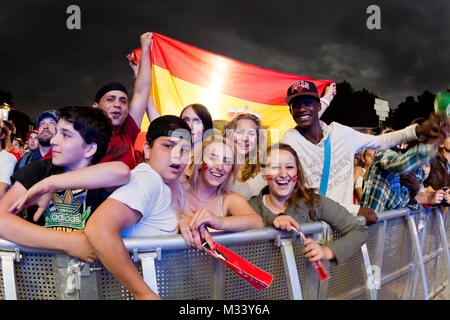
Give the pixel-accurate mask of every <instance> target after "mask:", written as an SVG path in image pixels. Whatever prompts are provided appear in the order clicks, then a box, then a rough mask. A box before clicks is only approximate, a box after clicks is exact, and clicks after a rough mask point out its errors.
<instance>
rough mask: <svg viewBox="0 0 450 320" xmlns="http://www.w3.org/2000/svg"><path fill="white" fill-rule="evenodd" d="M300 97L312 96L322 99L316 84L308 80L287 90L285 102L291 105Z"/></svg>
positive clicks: (298, 82) (297, 83) (299, 82)
mask: <svg viewBox="0 0 450 320" xmlns="http://www.w3.org/2000/svg"><path fill="white" fill-rule="evenodd" d="M298 96H311V97H314V98H317V99H320V96H319V92H318V91H317V87H316V85H315V84H314V82H311V81H307V80H300V81H297V82H296V83H294V84H293V85H291V86H290V87H289V89H288V90H287V97H286V99H284V101H285V102H286V103H287V104H289V103H290V102H291V101H292V99H294V98H295V97H298Z"/></svg>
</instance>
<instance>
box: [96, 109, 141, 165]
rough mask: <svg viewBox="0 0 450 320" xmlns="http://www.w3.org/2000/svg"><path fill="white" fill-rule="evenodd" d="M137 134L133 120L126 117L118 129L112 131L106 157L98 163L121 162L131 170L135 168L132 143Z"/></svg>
mask: <svg viewBox="0 0 450 320" xmlns="http://www.w3.org/2000/svg"><path fill="white" fill-rule="evenodd" d="M139 132H140V129H139V127H138V126H137V125H136V122H134V119H133V118H132V117H131V116H130V115H127V117H126V119H125V121H124V123H123V124H122V125H121V126H120V128H118V129H117V130H114V135H113V136H112V138H111V142H110V143H109V146H108V151H107V153H106V156H105V157H104V158H103V159H102V160H101V161H100V162H108V161H122V162H123V163H125V164H126V165H127V166H128V167H130V169H133V168H134V167H135V166H136V158H135V155H134V142H135V141H136V138H137V136H138V134H139Z"/></svg>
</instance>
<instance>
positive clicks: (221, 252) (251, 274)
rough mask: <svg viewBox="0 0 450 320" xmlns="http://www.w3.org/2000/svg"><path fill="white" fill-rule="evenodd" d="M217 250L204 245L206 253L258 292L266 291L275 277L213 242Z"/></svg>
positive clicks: (206, 244)
mask: <svg viewBox="0 0 450 320" xmlns="http://www.w3.org/2000/svg"><path fill="white" fill-rule="evenodd" d="M213 244H214V246H215V249H214V250H211V248H210V247H209V245H208V243H207V242H204V243H203V248H205V250H206V252H207V253H208V254H209V255H211V256H212V257H214V258H216V259H217V260H219V261H221V262H223V263H224V264H225V265H226V266H227V267H228V268H230V269H231V270H233V272H234V273H236V274H237V275H238V276H240V277H241V278H242V279H244V280H245V281H247V282H248V283H250V284H251V285H252V286H253V287H254V288H256V289H257V290H261V289H266V288H267V287H269V286H270V284H271V283H272V280H273V275H271V274H270V273H267V272H265V271H264V270H261V269H259V268H258V267H256V266H254V265H253V264H251V263H250V262H248V261H247V260H245V259H243V258H241V257H240V256H238V255H237V254H236V253H234V252H233V251H231V250H228V249H227V248H225V247H222V246H221V245H219V244H217V243H216V242H213Z"/></svg>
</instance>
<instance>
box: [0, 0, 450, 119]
mask: <svg viewBox="0 0 450 320" xmlns="http://www.w3.org/2000/svg"><path fill="white" fill-rule="evenodd" d="M71 4H76V5H78V6H79V7H80V9H81V30H68V29H67V27H66V20H67V18H68V17H69V14H66V9H67V7H68V6H69V5H71ZM371 4H376V5H378V6H379V7H380V9H381V30H369V29H368V28H367V27H366V20H367V19H368V17H369V14H367V13H366V10H367V7H368V6H369V5H371ZM449 21H450V1H448V0H440V1H437V0H436V1H434V0H431V1H430V0H429V1H417V0H410V1H377V0H371V1H365V0H355V1H344V0H341V1H320V0H316V1H302V0H296V1H283V0H277V1H273V0H271V1H246V0H240V1H234V0H227V1H213V0H210V1H197V0H182V1H174V0H164V1H160V0H145V1H131V0H129V1H93V0H91V1H76V0H72V1H64V0H40V1H30V0H28V1H25V0H22V1H4V0H2V1H1V3H0V41H1V42H0V89H1V90H3V91H10V92H12V94H13V96H14V107H15V108H16V109H18V110H20V111H23V112H26V113H27V114H29V115H30V116H31V118H32V119H34V118H35V117H36V115H37V114H38V113H40V112H41V111H43V110H45V109H48V108H49V107H50V106H55V107H61V106H64V105H89V104H91V103H92V100H93V98H94V95H95V93H96V91H97V89H98V88H99V87H100V86H102V85H103V84H104V83H106V82H110V81H120V82H122V83H124V84H125V85H126V86H127V87H128V89H129V91H131V92H132V87H133V76H132V72H131V69H130V68H129V66H128V64H127V60H126V58H125V56H126V54H127V53H129V52H130V51H131V49H135V48H137V47H138V46H139V35H140V34H141V33H143V32H145V31H154V32H158V33H161V34H164V35H167V36H169V37H171V38H174V39H177V40H180V41H183V42H186V43H188V44H191V45H194V46H197V47H200V48H202V49H205V50H208V51H212V52H215V53H219V54H223V55H225V56H228V57H230V58H233V59H237V60H240V61H243V62H246V63H251V64H255V65H258V66H261V67H264V68H269V69H274V70H278V71H283V72H287V73H293V74H299V75H303V76H307V77H311V78H317V79H332V80H334V81H336V82H340V81H342V80H344V79H345V80H347V81H349V82H350V83H351V84H352V85H353V87H354V88H356V89H362V88H367V89H368V90H369V91H372V92H374V93H375V94H378V95H379V96H380V97H381V98H384V99H387V100H390V101H391V106H392V105H394V106H396V105H397V104H398V103H399V102H401V101H402V100H403V99H404V97H405V96H407V95H412V96H417V95H419V94H420V93H422V91H423V90H425V89H428V90H430V91H431V92H433V93H436V92H437V91H439V90H441V89H444V88H447V87H450V76H449V70H450V62H449V56H450V33H449V30H450V29H449ZM0 103H2V101H0Z"/></svg>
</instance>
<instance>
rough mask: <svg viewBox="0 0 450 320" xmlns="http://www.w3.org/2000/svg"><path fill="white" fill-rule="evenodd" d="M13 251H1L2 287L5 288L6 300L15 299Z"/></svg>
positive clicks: (14, 255)
mask: <svg viewBox="0 0 450 320" xmlns="http://www.w3.org/2000/svg"><path fill="white" fill-rule="evenodd" d="M15 258H16V253H15V252H9V251H1V252H0V259H1V260H2V271H3V287H4V290H5V299H6V300H17V292H16V279H15V275H14V259H15Z"/></svg>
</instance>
